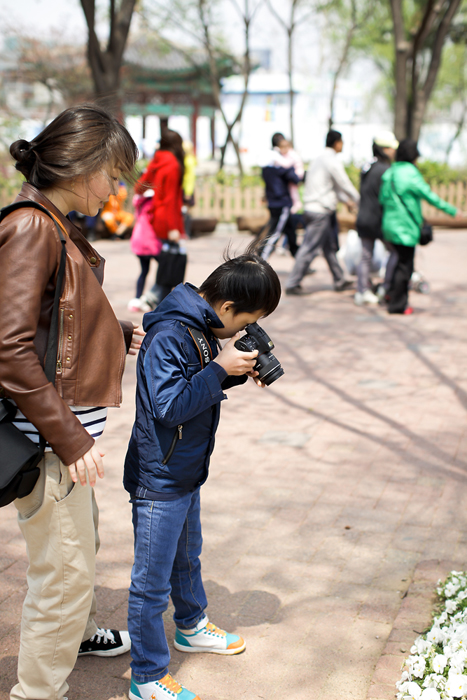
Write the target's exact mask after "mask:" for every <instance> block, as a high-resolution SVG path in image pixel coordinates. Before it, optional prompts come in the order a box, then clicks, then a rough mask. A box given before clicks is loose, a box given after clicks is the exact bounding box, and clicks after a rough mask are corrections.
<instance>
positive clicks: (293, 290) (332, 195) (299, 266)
mask: <svg viewBox="0 0 467 700" xmlns="http://www.w3.org/2000/svg"><path fill="white" fill-rule="evenodd" d="M343 145H344V144H343V140H342V134H341V133H340V132H339V131H334V130H331V131H329V132H328V134H327V136H326V148H325V150H324V152H323V153H322V155H320V156H318V158H316V160H315V161H313V163H312V165H311V166H310V168H309V169H308V171H307V175H306V179H305V191H304V195H303V200H304V201H303V204H304V209H305V213H304V217H303V218H304V221H305V225H306V229H305V236H304V239H303V242H302V244H301V246H300V248H299V249H298V252H297V255H296V256H295V265H294V267H293V269H292V272H291V273H290V275H289V278H288V280H287V284H286V290H285V291H286V294H301V293H302V288H301V286H300V282H301V281H302V279H303V277H304V276H305V274H306V271H307V270H308V267H309V265H310V263H311V261H312V260H313V258H314V257H315V256H316V253H317V251H318V250H319V248H321V249H322V251H323V255H324V257H325V259H326V262H327V264H328V266H329V269H330V271H331V274H332V277H333V280H334V289H335V291H336V292H340V291H342V290H344V289H346V288H347V287H348V286H350V284H351V282H349V281H348V280H346V279H345V277H344V272H343V270H342V268H341V266H340V265H339V263H338V261H337V257H336V251H337V245H336V241H335V237H334V235H333V225H332V221H333V216H335V212H336V209H337V202H338V201H339V200H340V201H342V202H347V203H348V202H349V201H350V202H353V203H354V205H358V203H359V201H360V195H359V194H358V192H357V190H356V189H355V187H354V186H353V185H352V183H351V182H350V180H349V178H348V176H347V173H346V172H345V170H344V166H343V164H342V163H341V162H340V160H339V159H338V157H337V155H338V153H341V151H342V148H343Z"/></svg>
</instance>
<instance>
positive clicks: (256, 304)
mask: <svg viewBox="0 0 467 700" xmlns="http://www.w3.org/2000/svg"><path fill="white" fill-rule="evenodd" d="M254 250H255V246H254V244H251V245H250V246H249V247H248V248H247V250H246V252H245V253H244V254H243V255H239V256H238V257H236V258H230V257H229V250H228V249H227V251H226V253H224V257H225V262H224V263H222V265H219V267H217V268H216V269H215V270H214V272H211V274H210V275H209V277H208V278H207V279H206V280H204V282H203V284H202V285H201V287H200V288H199V289H198V292H199V293H200V294H202V295H203V297H204V299H206V301H207V302H208V304H209V305H210V306H214V305H216V304H219V303H221V304H223V303H224V302H225V301H231V302H233V307H234V309H235V314H241V313H254V312H255V311H263V312H264V315H265V316H269V314H272V312H273V311H274V310H275V309H276V307H277V305H278V303H279V300H280V298H281V285H280V282H279V278H278V276H277V274H276V272H275V271H274V270H273V268H272V267H271V265H270V264H269V263H267V262H266V260H263V258H261V257H260V256H259V255H258V254H257V253H255V252H254Z"/></svg>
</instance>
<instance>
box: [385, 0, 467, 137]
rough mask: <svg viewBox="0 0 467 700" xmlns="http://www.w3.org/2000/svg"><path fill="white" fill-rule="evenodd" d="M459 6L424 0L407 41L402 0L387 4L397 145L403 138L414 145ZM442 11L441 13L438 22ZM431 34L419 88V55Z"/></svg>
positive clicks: (449, 0)
mask: <svg viewBox="0 0 467 700" xmlns="http://www.w3.org/2000/svg"><path fill="white" fill-rule="evenodd" d="M460 4H461V0H440V1H439V2H435V0H427V2H426V5H425V8H424V14H423V17H422V19H421V22H420V25H419V27H418V28H416V30H414V29H412V30H411V31H410V34H411V36H412V37H413V38H412V40H411V41H408V40H407V39H406V29H405V26H404V20H403V15H402V0H391V11H392V17H393V24H394V44H395V53H396V58H395V101H394V112H395V114H394V133H395V135H396V138H397V139H399V141H400V140H401V139H404V138H411V139H414V140H415V141H417V140H418V138H419V136H420V130H421V127H422V124H423V120H424V118H425V113H426V108H427V105H428V102H429V99H430V97H431V93H432V91H433V88H434V85H435V82H436V77H437V75H438V71H439V67H440V65H441V55H442V51H443V46H444V42H445V40H446V36H447V33H448V31H449V28H450V26H451V24H452V20H453V19H454V16H455V14H456V12H457V10H458V9H459V6H460ZM444 8H445V10H444V13H443V15H442V16H441V18H440V19H439V16H440V15H441V13H442V11H443V9H444ZM438 19H439V22H438V24H437V27H436V28H435V25H436V22H437V20H438ZM433 30H434V35H435V36H434V42H433V46H432V48H431V57H430V62H429V67H428V72H427V75H426V79H425V81H424V83H423V84H421V80H420V69H419V65H420V58H421V55H422V53H426V51H427V46H426V41H427V39H428V37H429V35H430V33H431V32H432V31H433ZM409 88H410V89H409Z"/></svg>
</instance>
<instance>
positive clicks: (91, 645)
mask: <svg viewBox="0 0 467 700" xmlns="http://www.w3.org/2000/svg"><path fill="white" fill-rule="evenodd" d="M130 647H131V641H130V635H129V634H128V632H126V631H125V632H123V631H122V632H119V631H118V630H104V629H101V628H98V629H97V632H96V634H95V635H93V636H92V637H91V639H87V640H86V641H85V642H81V646H80V648H79V651H78V656H90V655H91V654H92V655H93V656H119V655H120V654H125V653H126V652H127V651H130Z"/></svg>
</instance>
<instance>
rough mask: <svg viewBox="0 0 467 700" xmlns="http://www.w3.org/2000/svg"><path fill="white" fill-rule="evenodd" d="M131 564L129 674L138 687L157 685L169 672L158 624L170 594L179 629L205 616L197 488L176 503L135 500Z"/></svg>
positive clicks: (163, 633)
mask: <svg viewBox="0 0 467 700" xmlns="http://www.w3.org/2000/svg"><path fill="white" fill-rule="evenodd" d="M132 504H133V529H134V533H135V563H134V565H133V570H132V574H131V585H130V597H129V601H128V631H129V633H130V637H131V655H132V658H133V661H132V663H131V668H132V675H133V678H134V679H135V681H136V682H137V683H149V682H150V681H158V680H160V679H161V678H163V677H164V676H165V675H166V673H167V672H168V665H169V661H170V652H169V648H168V645H167V639H166V636H165V631H164V624H163V621H162V613H163V612H164V611H165V610H166V609H167V606H168V602H169V595H171V596H172V602H173V604H174V606H175V614H174V620H175V624H176V625H177V627H180V628H182V629H191V628H193V627H195V626H196V625H197V623H198V622H199V620H201V619H202V618H203V617H204V611H205V609H206V607H207V604H208V603H207V600H206V594H205V592H204V587H203V582H202V580H201V563H200V561H199V556H200V554H201V546H202V543H203V538H202V535H201V520H200V499H199V489H197V490H196V491H194V492H192V493H189V494H186V495H184V496H182V497H181V498H178V499H177V500H176V501H150V500H146V499H135V500H133V501H132Z"/></svg>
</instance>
